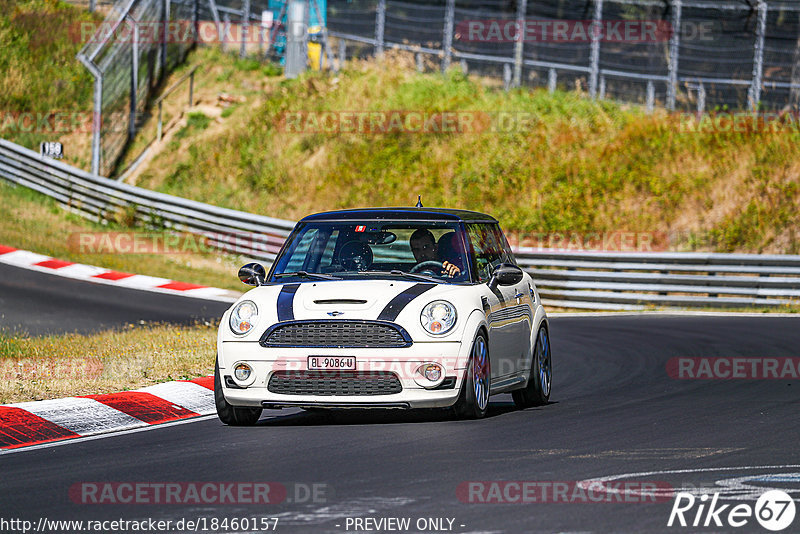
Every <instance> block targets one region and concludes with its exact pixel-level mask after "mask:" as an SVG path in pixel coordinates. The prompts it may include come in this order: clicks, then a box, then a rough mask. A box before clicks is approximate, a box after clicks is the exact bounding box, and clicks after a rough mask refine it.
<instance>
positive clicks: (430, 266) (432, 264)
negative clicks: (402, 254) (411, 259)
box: [409, 260, 444, 276]
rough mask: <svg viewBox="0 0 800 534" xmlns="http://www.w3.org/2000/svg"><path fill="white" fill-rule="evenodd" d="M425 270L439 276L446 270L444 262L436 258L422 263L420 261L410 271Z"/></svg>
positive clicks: (419, 271)
mask: <svg viewBox="0 0 800 534" xmlns="http://www.w3.org/2000/svg"><path fill="white" fill-rule="evenodd" d="M423 271H428V272H430V273H431V274H433V275H435V276H438V275H440V274H441V273H442V271H444V263H442V262H440V261H436V260H428V261H423V262H422V263H418V264H416V265H415V266H413V267H412V268H411V270H410V271H409V272H411V273H421V272H423Z"/></svg>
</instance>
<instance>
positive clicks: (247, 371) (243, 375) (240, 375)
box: [233, 363, 253, 382]
mask: <svg viewBox="0 0 800 534" xmlns="http://www.w3.org/2000/svg"><path fill="white" fill-rule="evenodd" d="M252 373H253V370H252V369H251V368H250V366H249V365H247V364H246V363H240V364H239V365H237V366H236V367H235V368H234V370H233V376H235V377H236V380H238V381H239V382H246V381H247V379H248V378H250V375H251V374H252Z"/></svg>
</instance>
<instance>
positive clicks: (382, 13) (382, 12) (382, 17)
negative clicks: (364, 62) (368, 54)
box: [375, 0, 386, 57]
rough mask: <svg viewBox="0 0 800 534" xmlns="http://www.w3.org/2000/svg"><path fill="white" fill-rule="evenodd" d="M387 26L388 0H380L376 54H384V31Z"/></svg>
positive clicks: (376, 11)
mask: <svg viewBox="0 0 800 534" xmlns="http://www.w3.org/2000/svg"><path fill="white" fill-rule="evenodd" d="M385 27H386V0H378V7H377V9H376V10H375V56H377V57H380V56H382V55H383V32H384V29H385Z"/></svg>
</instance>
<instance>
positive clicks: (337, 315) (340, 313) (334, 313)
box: [328, 311, 344, 317]
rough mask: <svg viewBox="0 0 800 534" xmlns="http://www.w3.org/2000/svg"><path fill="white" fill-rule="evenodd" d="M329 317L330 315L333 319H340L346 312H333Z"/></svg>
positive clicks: (329, 313)
mask: <svg viewBox="0 0 800 534" xmlns="http://www.w3.org/2000/svg"><path fill="white" fill-rule="evenodd" d="M328 315H330V316H331V317H339V316H340V315H344V312H340V311H332V312H328Z"/></svg>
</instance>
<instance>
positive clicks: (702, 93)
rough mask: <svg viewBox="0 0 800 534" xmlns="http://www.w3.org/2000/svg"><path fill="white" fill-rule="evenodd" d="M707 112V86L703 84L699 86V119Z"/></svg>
mask: <svg viewBox="0 0 800 534" xmlns="http://www.w3.org/2000/svg"><path fill="white" fill-rule="evenodd" d="M705 110H706V86H705V85H703V82H700V85H698V86H697V118H698V119H699V118H700V116H701V115H702V114H703V112H704V111H705Z"/></svg>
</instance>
